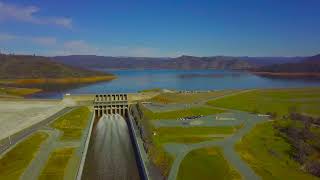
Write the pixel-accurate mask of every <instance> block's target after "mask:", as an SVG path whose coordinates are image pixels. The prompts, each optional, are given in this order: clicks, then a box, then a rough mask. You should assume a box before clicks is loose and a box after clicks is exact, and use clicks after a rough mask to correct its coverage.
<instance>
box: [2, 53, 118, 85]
mask: <svg viewBox="0 0 320 180" xmlns="http://www.w3.org/2000/svg"><path fill="white" fill-rule="evenodd" d="M113 78H114V76H113V75H112V74H108V73H102V72H97V71H92V70H86V69H82V68H76V67H72V66H68V65H64V64H60V63H57V62H54V61H52V60H50V58H46V57H40V56H25V55H0V84H5V85H21V86H23V85H29V84H80V83H92V82H97V81H105V80H111V79H113Z"/></svg>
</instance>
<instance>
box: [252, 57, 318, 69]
mask: <svg viewBox="0 0 320 180" xmlns="http://www.w3.org/2000/svg"><path fill="white" fill-rule="evenodd" d="M256 71H260V72H285V73H320V54H319V55H315V56H311V57H308V58H305V59H304V60H302V61H299V62H295V63H284V64H274V65H269V66H263V67H260V68H257V69H256Z"/></svg>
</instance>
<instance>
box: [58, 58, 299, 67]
mask: <svg viewBox="0 0 320 180" xmlns="http://www.w3.org/2000/svg"><path fill="white" fill-rule="evenodd" d="M303 59H304V58H303V57H293V58H286V57H231V56H212V57H195V56H180V57H177V58H146V57H110V56H94V55H72V56H57V57H53V60H54V61H56V62H59V63H64V64H67V65H71V66H76V67H82V68H109V69H234V70H236V69H237V70H246V69H252V68H256V67H261V66H264V65H270V64H277V63H287V62H298V61H301V60H303Z"/></svg>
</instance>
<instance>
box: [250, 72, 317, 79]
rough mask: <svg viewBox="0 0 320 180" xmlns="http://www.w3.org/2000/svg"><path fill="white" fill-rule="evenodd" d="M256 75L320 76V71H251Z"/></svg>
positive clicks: (284, 76) (285, 76)
mask: <svg viewBox="0 0 320 180" xmlns="http://www.w3.org/2000/svg"><path fill="white" fill-rule="evenodd" d="M251 73H252V74H254V75H260V76H265V77H268V76H269V77H283V78H320V72H319V73H312V72H297V73H296V72H294V73H291V72H251Z"/></svg>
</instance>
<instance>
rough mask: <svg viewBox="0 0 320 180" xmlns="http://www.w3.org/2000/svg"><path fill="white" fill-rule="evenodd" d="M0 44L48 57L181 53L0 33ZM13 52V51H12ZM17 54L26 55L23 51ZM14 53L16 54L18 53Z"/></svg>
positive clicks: (158, 55) (161, 55)
mask: <svg viewBox="0 0 320 180" xmlns="http://www.w3.org/2000/svg"><path fill="white" fill-rule="evenodd" d="M0 43H1V44H2V45H4V46H5V45H6V44H9V43H10V44H30V46H32V45H38V46H40V47H43V48H41V52H39V51H38V52H37V50H36V49H35V51H34V52H30V53H31V54H33V53H37V54H41V55H48V56H58V55H101V56H135V57H164V56H166V57H171V56H178V55H181V53H178V52H176V53H174V52H163V51H161V50H160V49H158V48H153V47H142V46H141V47H138V46H114V45H102V46H97V45H95V44H91V43H88V42H86V41H85V40H67V41H62V40H57V39H56V38H55V37H34V36H21V35H14V34H8V33H4V32H0ZM12 51H14V49H12ZM19 52H23V53H25V54H27V53H26V52H25V51H24V50H23V49H20V50H19ZM19 52H16V53H19Z"/></svg>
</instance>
